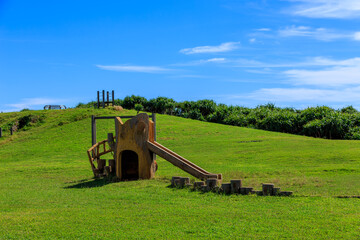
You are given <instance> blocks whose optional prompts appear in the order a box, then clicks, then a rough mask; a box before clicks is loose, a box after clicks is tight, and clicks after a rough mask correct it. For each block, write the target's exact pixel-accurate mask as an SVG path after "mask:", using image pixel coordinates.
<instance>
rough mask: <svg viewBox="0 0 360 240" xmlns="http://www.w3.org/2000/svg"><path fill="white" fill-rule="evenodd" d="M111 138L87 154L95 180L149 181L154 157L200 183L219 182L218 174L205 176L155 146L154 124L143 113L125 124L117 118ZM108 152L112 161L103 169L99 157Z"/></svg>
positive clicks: (95, 146)
mask: <svg viewBox="0 0 360 240" xmlns="http://www.w3.org/2000/svg"><path fill="white" fill-rule="evenodd" d="M115 134H116V136H115V139H114V137H113V134H111V133H110V134H108V139H107V140H103V141H101V142H98V143H96V144H94V145H93V146H92V147H91V148H90V149H89V150H88V157H89V160H90V164H91V168H92V170H93V173H94V176H95V177H100V176H103V175H108V174H116V177H117V178H118V179H120V180H135V179H151V178H153V177H154V176H155V172H156V170H157V164H156V161H155V154H156V155H159V156H160V157H162V158H163V159H165V160H167V161H169V162H170V163H172V164H173V165H175V166H176V167H179V168H180V169H182V170H183V171H185V172H187V173H189V174H191V175H193V176H194V177H196V178H199V179H201V180H206V179H214V178H215V179H219V180H221V179H222V175H221V174H213V173H209V172H207V171H206V170H204V169H202V168H200V167H199V166H197V165H195V164H194V163H192V162H190V161H189V160H187V159H185V158H183V157H181V156H180V155H178V154H177V153H175V152H173V151H171V150H169V149H167V148H166V147H164V146H162V145H161V144H159V143H158V142H156V141H155V134H156V133H155V124H154V122H153V121H151V120H150V119H149V116H148V115H147V114H146V113H141V114H139V115H137V116H135V117H133V118H131V119H130V120H128V121H126V122H125V123H123V122H122V120H121V118H120V117H116V118H115ZM107 146H108V147H107ZM109 152H112V153H113V156H114V159H113V160H110V161H109V166H106V161H105V162H104V160H102V159H100V157H101V156H102V155H104V154H106V153H109ZM95 165H97V167H96V166H95Z"/></svg>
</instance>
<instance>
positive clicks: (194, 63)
mask: <svg viewBox="0 0 360 240" xmlns="http://www.w3.org/2000/svg"><path fill="white" fill-rule="evenodd" d="M225 62H228V60H227V59H226V58H209V59H200V60H196V61H190V62H185V63H176V64H172V66H198V65H204V64H211V63H225Z"/></svg>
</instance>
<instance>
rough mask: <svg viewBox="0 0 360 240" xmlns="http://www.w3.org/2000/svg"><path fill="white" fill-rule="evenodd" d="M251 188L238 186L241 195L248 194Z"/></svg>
mask: <svg viewBox="0 0 360 240" xmlns="http://www.w3.org/2000/svg"><path fill="white" fill-rule="evenodd" d="M252 190H253V188H250V187H241V188H240V194H242V195H249V193H250V192H251V191H252Z"/></svg>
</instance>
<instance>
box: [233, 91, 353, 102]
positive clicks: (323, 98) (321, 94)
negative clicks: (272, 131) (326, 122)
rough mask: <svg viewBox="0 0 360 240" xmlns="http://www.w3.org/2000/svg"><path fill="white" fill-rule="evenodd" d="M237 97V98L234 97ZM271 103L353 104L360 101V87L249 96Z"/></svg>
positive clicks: (276, 92) (270, 92)
mask: <svg viewBox="0 0 360 240" xmlns="http://www.w3.org/2000/svg"><path fill="white" fill-rule="evenodd" d="M234 97H236V96H234ZM237 97H238V98H239V97H245V98H251V99H258V100H262V101H268V102H269V101H270V102H312V103H314V102H315V103H328V102H329V103H352V102H358V101H360V87H356V88H346V89H336V90H328V89H309V88H262V89H259V90H257V91H255V92H253V93H251V94H249V95H247V96H237Z"/></svg>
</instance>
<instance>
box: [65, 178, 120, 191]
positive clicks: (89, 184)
mask: <svg viewBox="0 0 360 240" xmlns="http://www.w3.org/2000/svg"><path fill="white" fill-rule="evenodd" d="M110 183H114V181H112V180H110V179H107V178H100V179H91V180H85V179H84V180H80V181H78V183H76V184H74V185H70V186H67V187H64V188H65V189H67V188H96V187H102V186H105V185H108V184H110Z"/></svg>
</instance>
